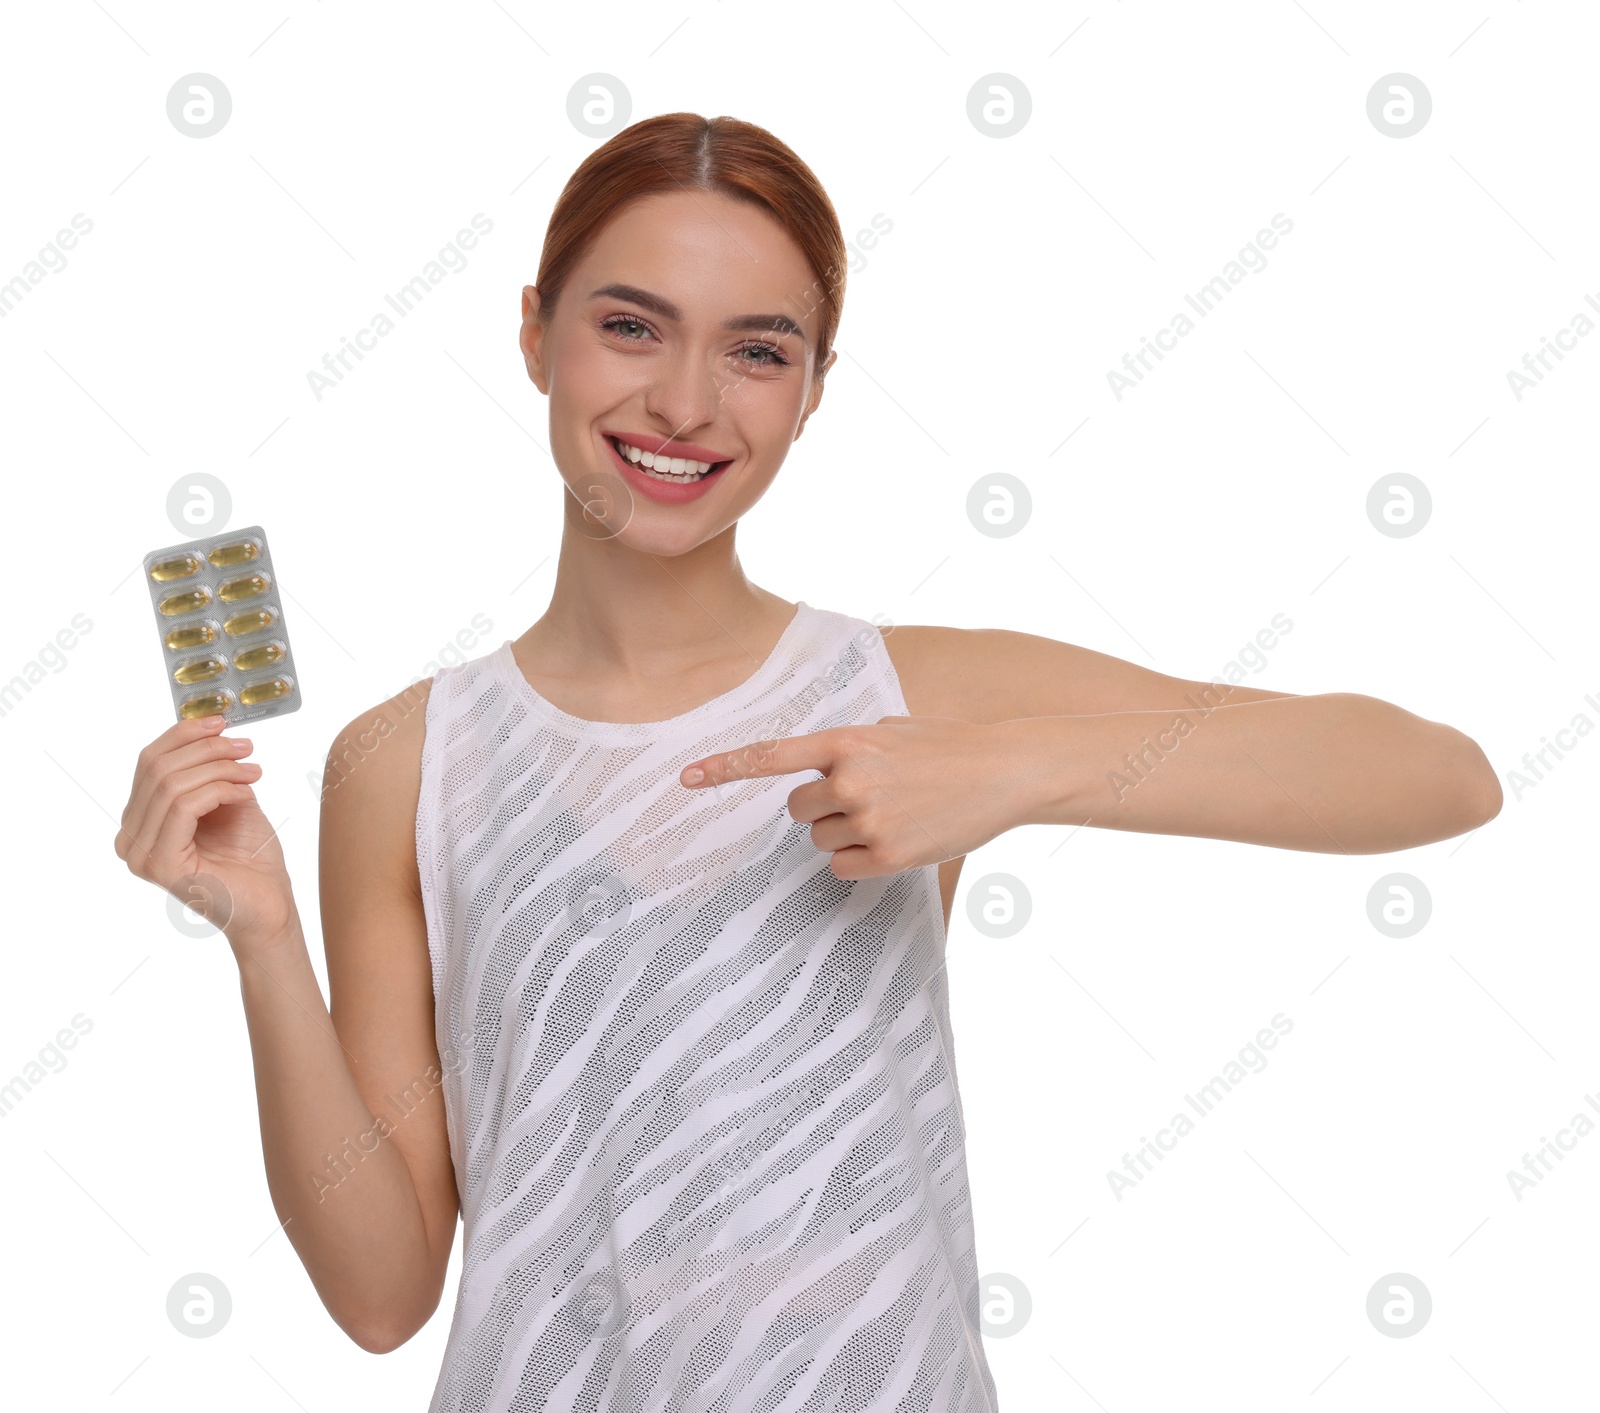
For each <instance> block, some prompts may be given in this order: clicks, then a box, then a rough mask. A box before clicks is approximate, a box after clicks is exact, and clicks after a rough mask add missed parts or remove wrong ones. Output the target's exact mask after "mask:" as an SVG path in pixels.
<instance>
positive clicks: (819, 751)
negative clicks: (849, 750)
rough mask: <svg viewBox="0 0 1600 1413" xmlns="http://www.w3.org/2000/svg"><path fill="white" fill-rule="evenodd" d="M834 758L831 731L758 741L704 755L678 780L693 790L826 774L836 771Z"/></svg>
mask: <svg viewBox="0 0 1600 1413" xmlns="http://www.w3.org/2000/svg"><path fill="white" fill-rule="evenodd" d="M833 757H834V742H833V731H832V729H831V728H830V729H829V730H826V731H813V732H810V733H809V734H807V735H804V736H779V737H775V738H773V739H771V740H767V741H755V742H752V743H751V744H749V745H746V746H739V747H737V748H736V749H734V750H731V751H718V752H717V753H716V754H715V755H710V756H702V757H701V758H700V759H699V760H697V761H692V762H690V763H689V764H688V765H686V766H684V768H683V770H682V771H681V772H680V773H679V775H678V780H679V782H680V783H681V784H684V785H687V786H689V787H690V788H691V789H692V788H696V787H703V786H706V785H726V784H727V783H728V782H729V781H730V780H753V779H757V778H760V777H762V776H772V775H791V774H793V773H794V772H795V771H797V770H820V771H822V772H823V774H827V772H828V771H830V770H832V769H833Z"/></svg>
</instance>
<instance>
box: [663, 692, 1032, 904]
mask: <svg viewBox="0 0 1600 1413" xmlns="http://www.w3.org/2000/svg"><path fill="white" fill-rule="evenodd" d="M1007 724H1008V723H1006V722H999V723H994V724H979V723H976V722H971V721H959V720H957V719H955V718H954V717H948V716H885V717H883V718H881V719H880V720H879V721H878V722H877V724H876V725H873V726H860V725H858V726H833V727H829V728H828V729H827V730H824V731H814V732H811V733H810V734H808V735H804V736H784V737H780V738H778V739H775V740H771V741H760V742H756V743H754V744H751V745H748V746H741V747H739V748H738V749H736V750H732V751H719V752H718V753H717V754H716V755H710V756H704V757H702V758H701V759H700V760H698V761H694V762H692V763H690V764H689V765H686V766H685V767H684V768H683V771H682V773H681V774H680V775H679V777H678V779H679V781H680V782H681V783H682V784H684V785H685V786H687V787H688V788H690V789H704V788H706V787H707V786H712V785H723V784H726V783H728V782H729V781H734V780H750V779H754V778H757V777H761V776H774V775H789V774H792V773H794V772H795V771H801V770H820V771H821V772H822V773H823V778H822V779H821V780H813V781H811V782H809V783H807V784H805V785H800V786H797V787H796V788H795V789H794V790H792V791H791V792H790V794H789V813H790V814H791V815H792V816H793V817H794V818H795V820H796V821H798V822H799V823H801V824H809V825H811V840H812V842H813V843H814V844H815V845H816V846H817V848H818V849H820V850H822V851H823V852H825V853H831V854H832V855H833V860H832V863H831V865H830V866H831V868H832V869H833V872H834V875H835V876H836V877H838V878H844V879H856V878H876V877H879V876H881V875H884V874H891V873H901V872H904V871H905V870H907V869H913V868H921V867H922V866H924V865H925V864H933V863H943V862H944V861H945V860H946V859H954V858H959V857H961V856H962V855H963V854H966V853H969V852H971V851H972V850H973V849H976V848H978V847H979V846H980V845H983V844H987V843H988V842H989V841H990V840H991V839H993V838H994V837H995V836H996V835H999V834H1003V833H1005V831H1006V830H1008V829H1010V828H1012V827H1013V826H1015V825H1017V824H1021V823H1024V822H1025V805H1024V801H1025V799H1026V792H1027V786H1028V782H1029V777H1030V771H1029V768H1028V764H1027V762H1026V761H1025V760H1024V759H1022V756H1021V753H1020V751H1019V748H1018V740H1017V737H1016V736H1015V735H1014V734H1013V733H1008V732H1007V731H1005V730H1004V727H1005V726H1006V725H1007ZM696 770H699V771H700V772H703V774H701V775H700V777H699V778H698V779H697V778H695V774H694V772H695V771H696ZM1034 773H1036V772H1034Z"/></svg>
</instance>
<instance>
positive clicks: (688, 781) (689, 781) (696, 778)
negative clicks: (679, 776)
mask: <svg viewBox="0 0 1600 1413" xmlns="http://www.w3.org/2000/svg"><path fill="white" fill-rule="evenodd" d="M705 778H706V773H705V771H703V770H701V769H700V767H699V766H697V765H691V766H690V767H689V768H688V769H687V770H686V771H684V772H683V783H684V784H685V785H698V784H699V783H700V782H701V781H702V780H704V779H705Z"/></svg>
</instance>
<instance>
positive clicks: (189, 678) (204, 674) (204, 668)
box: [172, 657, 228, 687]
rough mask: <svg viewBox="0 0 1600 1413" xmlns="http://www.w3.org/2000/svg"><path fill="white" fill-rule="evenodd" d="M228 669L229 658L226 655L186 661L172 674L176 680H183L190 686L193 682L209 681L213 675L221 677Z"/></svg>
mask: <svg viewBox="0 0 1600 1413" xmlns="http://www.w3.org/2000/svg"><path fill="white" fill-rule="evenodd" d="M227 670H228V659H227V658H225V657H202V658H196V659H195V660H194V661H193V662H186V663H184V664H183V666H182V667H180V668H178V669H177V670H176V671H175V672H173V674H172V680H173V681H174V682H181V683H183V685H184V686H186V687H187V686H188V685H189V684H190V683H191V682H209V681H210V680H211V679H212V678H213V677H220V676H222V674H223V673H224V672H226V671H227Z"/></svg>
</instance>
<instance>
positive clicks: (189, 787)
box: [117, 684, 459, 1353]
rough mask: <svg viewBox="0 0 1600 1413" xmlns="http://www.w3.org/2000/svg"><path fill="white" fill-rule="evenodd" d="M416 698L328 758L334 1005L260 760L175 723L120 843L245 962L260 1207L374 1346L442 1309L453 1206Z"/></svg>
mask: <svg viewBox="0 0 1600 1413" xmlns="http://www.w3.org/2000/svg"><path fill="white" fill-rule="evenodd" d="M426 685H427V684H421V685H420V686H419V687H417V688H412V689H410V690H409V691H408V692H407V693H405V694H402V696H401V697H400V698H396V699H393V700H391V701H390V702H386V703H384V704H383V705H382V706H380V707H377V708H375V709H374V710H373V711H371V712H369V713H366V714H364V715H363V716H361V717H358V718H357V719H356V720H355V721H352V722H351V723H350V725H349V726H348V727H347V728H346V729H345V731H344V732H343V733H341V735H340V737H339V739H338V740H337V741H335V743H334V745H333V748H332V750H331V751H330V752H329V758H328V766H327V773H326V775H325V778H324V785H323V797H322V826H321V843H320V872H321V894H322V923H323V939H324V947H325V950H326V955H327V963H328V987H329V993H330V999H331V1007H332V1008H331V1010H330V1008H329V1006H328V1005H327V1004H324V1002H323V998H322V992H321V989H320V987H319V985H318V983H317V977H316V973H315V972H314V971H313V969H312V966H311V958H310V955H309V953H308V951H307V948H306V942H305V936H304V933H303V931H302V929H301V925H300V916H299V911H298V908H297V907H296V905H295V901H294V897H293V894H292V892H291V889H290V885H289V879H288V876H287V873H286V871H285V870H284V867H283V858H282V852H281V850H280V849H279V847H278V843H277V839H276V837H275V835H274V834H273V832H272V829H271V826H270V824H269V823H268V822H267V820H266V818H265V816H264V815H262V814H261V811H260V807H259V806H258V805H257V804H256V802H255V798H254V795H253V793H252V792H251V791H250V788H249V783H248V782H249V781H250V780H252V779H255V778H259V767H257V766H255V765H253V764H251V763H249V762H245V761H242V760H240V759H239V756H240V755H242V754H244V753H245V751H244V750H241V749H240V748H239V745H238V743H237V742H234V741H233V740H232V739H231V738H228V737H225V736H223V735H222V734H221V733H220V731H219V730H218V727H217V725H216V723H215V720H214V719H213V720H212V721H211V722H210V723H209V724H208V723H206V722H180V723H178V725H176V726H174V727H172V728H170V729H169V730H168V731H167V732H164V733H163V735H162V736H160V737H158V738H157V740H156V741H155V742H153V743H152V744H151V746H150V747H148V748H146V750H145V751H144V752H143V753H141V755H140V763H139V769H138V772H137V773H136V775H135V778H134V788H133V792H132V794H131V796H130V799H129V804H128V809H127V811H126V812H125V813H124V816H123V828H122V830H121V831H119V833H118V837H117V852H118V854H119V855H120V856H121V857H123V858H124V859H125V860H126V861H127V863H128V867H129V868H130V869H131V870H132V871H133V872H134V873H136V874H138V875H139V876H140V877H143V878H147V879H149V880H150V881H152V882H154V883H157V884H159V885H160V886H162V887H164V888H166V889H167V890H168V891H169V892H172V893H173V894H174V895H175V896H178V897H180V898H184V899H185V901H189V899H190V896H191V884H190V880H192V879H194V878H195V877H196V876H197V875H199V876H200V877H201V880H202V881H201V883H200V887H201V888H202V889H203V890H204V896H206V897H207V898H208V899H213V901H212V902H211V906H210V908H209V909H202V910H207V911H208V913H209V915H210V916H212V919H213V921H216V922H217V923H218V925H219V926H221V927H222V930H223V931H224V933H225V935H226V936H227V938H228V942H229V945H230V947H231V948H232V950H233V953H234V956H235V958H236V960H237V961H238V963H239V987H240V992H241V995H242V997H243V1001H244V1011H245V1020H246V1024H247V1027H248V1030H249V1035H250V1046H251V1051H252V1055H253V1059H254V1064H255V1079H256V1101H257V1109H258V1113H259V1117H260V1124H261V1144H262V1153H263V1156H264V1158H265V1162H266V1172H267V1185H268V1189H269V1190H270V1192H271V1194H272V1202H273V1207H274V1208H275V1210H276V1211H277V1214H278V1217H279V1219H280V1221H281V1222H282V1223H283V1227H284V1234H285V1235H286V1236H287V1237H288V1239H289V1241H290V1242H291V1243H292V1244H293V1246H294V1248H295V1251H296V1253H297V1254H298V1255H299V1257H300V1260H301V1262H302V1264H303V1265H304V1266H305V1268H306V1272H307V1274H308V1275H309V1276H310V1278H311V1282H312V1284H313V1286H314V1287H315V1288H316V1290H317V1294H318V1295H319V1297H320V1298H321V1299H322V1302H323V1304H324V1305H325V1306H326V1307H327V1309H328V1312H329V1314H330V1315H332V1316H333V1318H334V1320H335V1322H336V1323H337V1324H338V1325H339V1326H340V1327H341V1328H342V1329H343V1330H344V1331H345V1332H346V1333H347V1334H348V1335H349V1336H350V1337H351V1339H353V1340H354V1341H355V1342H356V1343H357V1344H358V1345H360V1346H361V1347H362V1348H363V1349H366V1350H370V1351H372V1352H373V1353H383V1352H386V1351H388V1350H391V1349H394V1348H396V1347H398V1346H399V1345H401V1344H403V1343H405V1341H406V1340H408V1339H410V1338H411V1336H412V1335H414V1334H415V1333H416V1332H417V1330H419V1329H421V1328H422V1326H423V1325H424V1324H425V1323H426V1322H427V1320H428V1318H429V1317H430V1316H431V1315H432V1314H433V1312H434V1310H435V1309H437V1308H438V1304H439V1298H440V1295H441V1293H442V1290H443V1287H444V1277H445V1268H446V1265H447V1264H448V1261H449V1257H450V1248H451V1244H452V1242H453V1241H454V1237H455V1224H456V1217H457V1213H458V1210H459V1204H458V1199H457V1195H456V1187H455V1174H454V1170H453V1168H452V1165H451V1160H450V1151H449V1141H448V1137H447V1133H446V1128H445V1120H444V1096H443V1093H442V1091H441V1090H440V1089H439V1080H440V1075H441V1070H440V1065H439V1056H438V1050H437V1047H436V1045H435V1043H434V1031H433V984H432V975H431V971H430V968H429V963H428V950H427V933H426V927H425V924H424V921H423V914H422V903H421V895H420V890H419V884H418V879H417V867H416V851H415V834H414V828H415V820H416V805H417V793H418V785H419V778H420V760H421V741H422V726H423V718H424V711H423V710H422V709H420V708H419V707H418V706H417V698H418V696H419V695H424V696H425V689H426ZM245 749H246V750H247V749H248V748H245ZM214 895H220V898H216V897H215V896H214Z"/></svg>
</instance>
